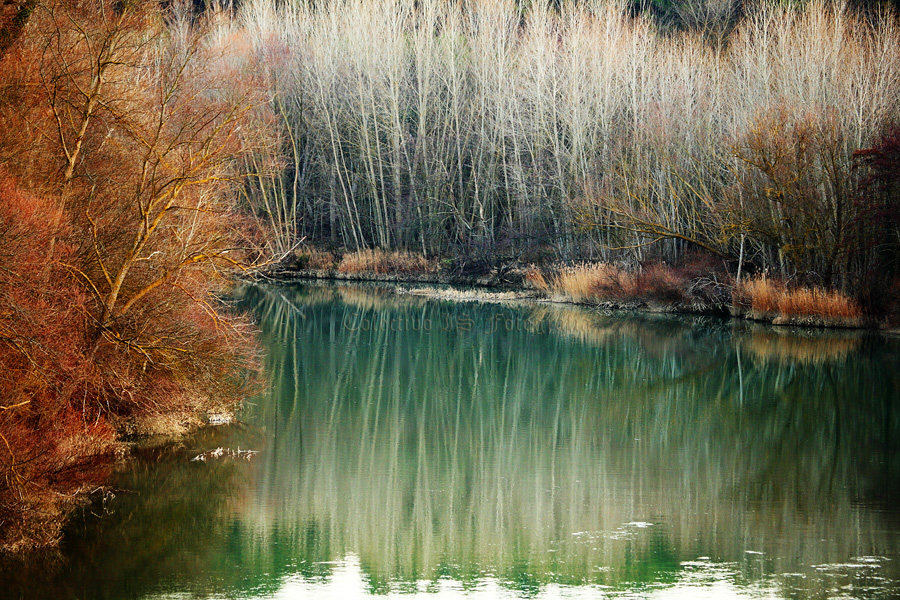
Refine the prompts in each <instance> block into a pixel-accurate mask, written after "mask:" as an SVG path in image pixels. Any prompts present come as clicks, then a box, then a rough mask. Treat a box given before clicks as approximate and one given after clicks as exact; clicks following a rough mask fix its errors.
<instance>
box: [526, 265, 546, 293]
mask: <svg viewBox="0 0 900 600" xmlns="http://www.w3.org/2000/svg"><path fill="white" fill-rule="evenodd" d="M525 281H527V282H528V283H529V284H530V285H531V287H533V288H534V289H536V290H538V291H540V292H543V293H545V294H547V293H549V292H550V283H549V282H548V281H547V278H546V277H544V274H543V273H542V272H541V270H540V269H538V268H537V267H535V266H534V265H532V266H530V267H529V268H528V270H527V271H525Z"/></svg>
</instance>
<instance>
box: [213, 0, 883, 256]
mask: <svg viewBox="0 0 900 600" xmlns="http://www.w3.org/2000/svg"><path fill="white" fill-rule="evenodd" d="M729 18H731V17H729ZM704 27H705V26H704ZM221 28H222V30H223V31H225V30H227V35H226V34H225V33H223V34H222V39H226V38H227V39H230V40H233V39H234V37H235V36H237V37H240V38H242V39H244V40H245V43H246V45H247V47H248V48H252V50H253V52H254V53H255V55H257V56H261V57H263V68H262V69H261V72H262V73H264V76H265V77H267V78H268V81H269V88H270V93H271V109H272V112H273V114H274V115H276V120H277V121H278V123H279V124H280V125H279V127H280V137H279V140H277V141H276V143H273V144H271V145H270V146H269V152H270V153H274V154H275V156H268V155H266V156H264V155H260V156H257V158H256V159H255V161H256V162H255V163H254V164H253V165H250V166H251V167H253V166H255V165H257V164H258V165H263V164H265V165H270V167H271V168H268V169H267V170H263V171H260V172H258V174H257V177H256V179H255V180H254V182H252V183H250V184H248V195H249V197H250V198H251V201H252V202H254V203H255V204H256V205H257V206H261V207H262V208H261V209H260V213H261V214H265V215H266V217H267V218H269V219H271V220H273V222H275V223H274V224H275V227H273V229H274V231H275V232H276V234H275V235H277V236H282V237H285V238H289V237H291V236H298V237H299V236H302V235H306V236H308V237H309V238H310V239H312V240H328V241H335V242H339V243H342V244H344V245H346V246H348V247H350V248H352V249H364V248H371V247H375V246H378V247H382V248H384V249H392V248H404V249H415V250H419V251H422V252H423V253H424V254H430V253H446V252H450V251H453V252H469V253H474V252H488V253H491V252H497V251H504V250H508V251H510V252H512V251H521V250H522V249H527V248H533V247H537V246H542V247H549V248H550V249H551V250H552V251H553V252H554V253H555V254H556V255H557V256H559V257H563V258H571V257H578V256H588V255H589V256H591V257H592V258H595V259H596V258H598V257H599V258H601V259H604V260H605V259H608V258H610V256H611V255H613V254H617V251H616V250H615V249H616V248H622V247H627V248H628V249H627V250H624V251H618V254H621V253H622V252H626V253H628V254H630V255H632V256H634V257H637V258H639V259H644V258H647V253H648V250H647V249H646V248H645V247H644V246H643V245H642V244H643V243H646V242H651V241H654V240H660V239H665V240H668V241H667V242H666V244H665V245H663V246H662V247H660V246H657V250H655V252H656V253H657V254H662V255H664V257H666V258H672V257H673V256H672V255H674V254H678V253H680V252H681V251H682V249H683V248H684V246H685V245H687V244H689V243H690V242H697V243H700V244H701V245H705V246H707V247H709V248H711V249H713V250H714V251H716V252H719V253H723V254H726V255H729V256H733V257H735V258H736V257H737V256H738V250H739V246H741V248H743V249H744V250H745V255H744V256H745V259H746V260H751V261H755V262H756V263H757V264H760V265H761V266H774V267H779V268H785V269H789V268H791V266H792V265H791V264H789V263H790V257H789V256H787V258H785V256H779V254H778V252H777V249H778V248H777V243H774V242H772V240H770V239H768V238H767V237H765V236H763V235H756V234H757V233H758V232H756V231H755V230H753V229H751V228H750V227H749V226H748V225H747V224H746V222H747V219H748V218H749V217H748V216H747V207H748V206H749V205H753V206H756V205H759V207H760V209H763V208H764V209H766V210H767V211H768V212H767V213H765V214H767V215H769V217H770V220H772V221H773V222H775V223H776V224H777V223H779V222H780V221H779V220H778V219H779V218H780V216H782V215H780V214H779V212H778V207H775V206H773V205H772V202H771V199H767V198H766V197H765V195H764V194H763V195H762V196H760V195H759V194H756V193H755V191H754V190H755V189H756V188H753V186H751V185H750V183H752V181H753V178H754V177H755V176H756V175H758V171H759V170H758V169H757V168H756V166H754V163H753V162H752V161H751V160H741V159H740V158H738V156H737V155H739V154H740V151H741V149H742V148H744V147H745V146H746V145H747V144H748V143H749V142H748V139H751V138H748V136H751V134H752V133H753V132H755V131H758V130H760V128H762V129H765V124H766V116H767V115H770V114H774V113H776V112H778V111H782V112H783V113H784V114H785V115H786V117H785V118H786V120H787V123H786V124H785V127H786V128H787V130H790V128H791V127H793V125H794V124H795V123H801V122H812V123H814V124H821V123H824V122H826V121H827V123H828V127H819V126H816V127H817V128H814V129H815V132H816V133H817V134H818V135H820V136H822V137H824V138H825V139H823V140H822V147H823V148H827V149H829V152H830V154H829V155H828V156H825V155H823V154H821V153H820V154H817V155H815V156H810V157H809V159H808V161H807V162H806V163H804V165H805V166H806V167H808V169H809V173H808V177H807V180H808V182H809V186H810V189H813V190H814V193H813V196H814V200H815V202H817V203H819V205H820V206H821V207H822V209H823V211H822V213H820V214H826V215H827V214H829V213H828V212H827V211H828V209H829V208H830V209H831V211H832V212H834V211H836V210H840V207H837V204H839V203H840V202H844V201H845V200H846V190H843V191H842V190H841V189H840V185H841V184H842V183H845V182H847V181H849V179H850V167H851V165H850V161H851V155H852V152H853V151H854V150H856V149H858V148H863V147H866V146H867V145H868V144H870V143H871V142H872V140H873V139H874V137H875V136H877V134H878V133H879V132H880V131H881V129H882V127H883V125H884V123H885V122H887V121H888V120H890V119H891V118H896V117H897V116H898V110H900V109H898V106H897V104H896V102H894V99H895V98H897V97H898V91H900V77H898V74H900V53H898V51H897V48H898V47H900V35H898V30H897V28H896V27H895V21H894V19H893V17H892V16H890V15H882V16H881V17H876V18H874V19H873V20H864V19H862V18H860V17H857V16H855V15H854V14H853V13H851V12H850V11H848V10H846V9H845V8H843V7H842V6H841V5H839V4H833V3H824V2H811V3H804V6H803V8H797V7H794V8H791V7H789V6H787V5H784V4H777V5H776V4H768V3H763V4H762V5H761V6H759V7H758V8H756V9H754V10H753V11H752V12H750V13H749V14H748V15H746V16H745V17H744V18H743V19H742V20H741V21H740V22H739V23H738V24H737V25H736V27H735V28H734V30H733V31H732V32H731V33H730V35H729V37H728V38H727V40H725V42H727V43H725V42H723V43H709V36H708V35H704V31H707V29H708V28H706V29H703V28H701V29H703V30H702V31H700V30H695V31H694V32H687V33H672V32H667V33H666V35H663V34H661V33H660V32H659V31H658V30H657V28H656V26H655V25H654V23H653V22H652V21H651V20H649V19H647V18H644V17H636V18H632V17H630V16H628V15H627V14H626V11H624V10H623V6H622V3H621V2H615V1H611V0H610V1H606V0H595V1H589V2H579V3H574V2H568V3H563V5H562V7H561V8H560V9H559V10H554V9H551V8H548V7H546V6H543V5H541V4H540V3H535V4H533V5H532V6H531V7H530V8H528V9H527V10H525V9H521V8H520V7H519V5H518V4H517V3H515V2H513V1H512V0H481V1H473V2H466V3H450V2H444V1H441V0H424V1H423V2H420V3H417V4H416V5H411V4H409V3H406V2H400V1H398V0H346V1H343V2H329V3H313V2H293V3H284V4H281V5H277V6H276V5H275V4H274V3H273V2H271V0H252V1H249V2H245V3H243V4H242V7H241V9H240V11H239V14H238V16H237V17H236V19H232V20H222V21H221ZM707 33H708V31H707ZM826 117H827V119H826ZM762 134H763V137H764V138H765V137H766V135H767V134H768V132H766V131H762ZM751 137H752V136H751ZM745 150H746V148H745ZM744 154H745V155H748V153H747V152H744ZM748 156H749V155H748ZM826 158H827V159H829V160H825V159H826ZM273 165H274V166H273ZM763 175H765V174H763ZM748 182H749V183H748ZM835 185H837V188H836V187H835ZM757 187H758V186H757ZM751 188H753V189H751ZM761 189H762V188H761ZM274 197H277V199H278V202H277V205H278V206H277V207H275V206H274V204H276V203H275V201H274V200H272V198H274ZM578 225H581V227H579V226H578ZM817 226H818V227H819V228H821V229H822V230H823V232H822V233H821V236H822V238H823V241H822V244H824V245H825V246H826V247H827V248H830V247H831V246H829V245H828V244H831V245H832V246H833V245H834V243H839V242H840V239H838V240H837V242H836V241H835V235H836V234H835V233H834V232H833V231H830V230H829V229H828V228H829V227H830V226H831V222H830V221H829V222H827V223H824V224H818V225H817ZM825 238H827V240H826V239H825ZM838 238H839V236H838ZM685 240H688V241H685ZM748 240H749V242H750V243H745V242H747V241H748ZM779 241H780V240H779ZM289 242H290V240H285V241H284V243H283V244H282V245H285V246H287V245H289ZM742 242H744V243H742ZM744 246H746V247H745V248H744ZM823 252H824V250H823ZM786 260H787V262H785V261H786Z"/></svg>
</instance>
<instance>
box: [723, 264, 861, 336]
mask: <svg viewBox="0 0 900 600" xmlns="http://www.w3.org/2000/svg"><path fill="white" fill-rule="evenodd" d="M734 303H735V306H736V307H738V309H746V310H747V311H748V313H747V314H748V316H750V317H751V318H764V319H769V318H774V319H775V320H776V322H783V323H797V324H817V325H843V326H850V327H858V326H859V325H860V324H861V323H862V317H863V312H862V309H861V308H860V306H859V304H858V303H857V302H855V301H854V300H853V299H851V298H850V297H848V296H847V295H846V294H844V293H842V292H840V291H837V290H826V289H823V288H818V287H807V286H799V287H798V286H789V285H787V284H786V283H784V282H782V281H777V280H773V279H771V278H769V277H766V276H760V277H756V278H753V279H750V280H748V281H744V282H742V283H741V285H740V286H738V287H737V288H736V289H735V292H734Z"/></svg>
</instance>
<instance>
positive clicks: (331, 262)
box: [294, 248, 337, 271]
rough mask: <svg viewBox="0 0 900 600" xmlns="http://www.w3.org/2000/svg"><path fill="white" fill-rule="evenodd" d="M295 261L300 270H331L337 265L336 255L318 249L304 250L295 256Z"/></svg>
mask: <svg viewBox="0 0 900 600" xmlns="http://www.w3.org/2000/svg"><path fill="white" fill-rule="evenodd" d="M294 261H295V264H296V266H297V268H299V269H314V270H323V271H324V270H329V269H333V268H334V266H335V264H337V259H336V258H335V256H334V254H332V253H331V252H328V251H327V250H319V249H317V248H304V249H303V250H298V251H297V252H296V254H295V255H294Z"/></svg>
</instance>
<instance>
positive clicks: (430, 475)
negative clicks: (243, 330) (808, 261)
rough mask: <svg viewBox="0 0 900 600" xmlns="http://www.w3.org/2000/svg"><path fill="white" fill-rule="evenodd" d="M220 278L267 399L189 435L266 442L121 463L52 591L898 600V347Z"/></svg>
mask: <svg viewBox="0 0 900 600" xmlns="http://www.w3.org/2000/svg"><path fill="white" fill-rule="evenodd" d="M240 295H241V302H242V304H243V305H244V306H246V307H247V308H248V309H250V310H252V311H254V312H255V314H256V315H257V316H258V318H259V320H260V326H261V329H262V335H263V340H264V344H265V346H266V348H267V351H268V355H267V358H266V361H267V369H268V372H269V375H270V378H271V382H272V394H271V395H270V396H269V397H265V398H261V399H259V400H258V401H257V402H256V403H255V404H254V405H253V406H251V407H249V408H248V410H247V413H246V415H245V419H246V421H247V422H248V424H249V426H248V427H245V428H236V429H232V430H231V431H225V432H221V433H217V434H216V435H219V436H224V437H225V438H227V439H225V440H224V441H223V440H221V439H218V440H214V441H211V440H207V441H203V440H200V441H191V442H188V443H187V445H188V446H189V447H190V448H191V451H190V452H196V451H197V449H199V448H200V447H215V445H222V444H226V445H227V444H230V445H232V446H235V445H239V444H241V443H242V444H244V447H249V446H254V447H256V448H258V449H261V450H262V452H261V453H260V454H259V455H257V456H256V457H254V459H253V460H252V461H250V462H248V463H240V462H236V461H230V462H229V461H223V462H221V463H217V464H214V465H206V466H198V465H196V464H193V463H191V462H190V461H189V460H188V459H187V458H186V457H187V455H188V454H190V452H189V451H188V450H186V449H182V450H179V451H170V452H169V454H168V455H166V456H163V457H160V456H151V457H148V460H147V461H146V462H144V463H142V464H141V465H140V466H138V467H136V468H134V469H130V470H128V471H126V472H124V473H123V474H122V482H121V483H120V485H121V487H123V488H128V489H132V490H137V491H139V492H140V493H139V494H125V495H122V496H121V497H120V498H118V499H117V500H116V501H115V502H114V503H113V505H114V514H113V515H111V516H107V517H105V518H103V519H100V520H90V519H88V520H86V521H85V522H86V523H87V525H86V526H85V527H83V528H81V529H78V528H76V529H75V530H73V533H72V534H71V536H70V541H69V546H68V548H69V549H70V554H71V556H72V558H71V559H70V562H69V563H66V564H67V566H66V567H65V568H64V569H62V571H63V573H62V574H61V575H60V577H59V578H58V579H59V582H60V583H57V584H54V586H55V587H54V589H55V590H57V591H58V590H59V589H66V588H61V587H60V586H62V585H69V586H70V589H71V588H72V586H81V589H82V590H85V589H90V590H91V591H92V592H93V593H87V594H78V593H72V594H68V593H65V592H64V593H62V594H59V593H57V594H56V596H55V597H66V596H71V597H75V596H79V595H80V596H81V597H109V598H118V597H151V596H154V595H160V594H162V595H165V594H171V593H189V594H191V595H196V596H200V597H205V596H209V595H213V594H224V595H225V596H235V597H291V596H292V595H295V594H296V595H300V596H303V595H307V596H309V597H320V596H322V595H328V594H334V595H335V597H348V596H347V594H350V595H353V594H357V595H364V594H365V593H368V594H390V593H411V594H415V593H422V594H425V593H427V594H431V595H433V594H437V595H453V594H462V593H465V594H470V595H473V596H474V597H479V596H482V597H498V596H508V597H575V596H578V597H641V598H644V597H678V596H679V595H685V596H689V597H700V596H701V595H702V594H703V593H706V594H711V595H712V596H711V597H790V598H822V597H837V596H841V597H855V598H874V597H894V596H896V595H897V594H898V593H900V569H898V565H900V535H898V530H900V524H898V518H897V517H898V508H897V507H898V505H897V502H896V500H897V495H896V489H897V487H896V485H897V482H898V481H900V461H898V457H900V447H898V441H897V440H898V439H900V438H898V433H900V431H898V420H897V418H896V417H895V415H894V405H895V403H896V401H897V398H900V393H898V392H900V371H898V367H900V360H898V354H897V344H896V342H892V341H886V340H884V339H880V338H874V337H867V336H862V335H859V334H854V333H846V334H811V333H808V332H806V333H804V332H797V331H794V332H791V331H787V330H781V331H775V330H773V329H772V328H769V327H765V328H764V327H759V326H754V325H751V324H743V323H734V324H733V323H730V322H727V321H722V320H718V319H710V318H690V319H685V318H672V317H665V316H643V317H635V316H631V317H627V316H623V315H600V314H597V313H593V312H589V311H585V310H584V309H580V308H576V307H568V306H562V307H554V306H548V305H504V304H494V305H482V304H476V303H465V304H453V303H447V302H435V301H430V300H426V299H423V298H421V297H414V296H398V295H396V294H391V293H389V292H387V291H385V290H383V289H380V288H377V287H373V288H366V287H362V286H340V285H311V286H300V287H265V286H248V287H246V288H243V289H242V290H241V292H240ZM206 435H211V434H206ZM179 452H181V453H182V454H181V455H179V454H178V453H179ZM85 557H87V558H88V559H89V561H90V562H93V563H95V564H97V565H98V567H88V566H82V567H79V566H78V565H79V564H81V563H80V562H79V561H83V560H85ZM85 564H86V565H87V564H89V563H85ZM138 565H140V569H141V571H140V575H135V574H134V573H135V572H137V569H138ZM94 568H97V569H101V570H102V571H103V572H106V573H108V572H110V571H112V572H117V573H122V574H123V575H122V576H121V577H104V578H99V579H102V580H103V582H104V583H102V584H101V583H98V582H96V581H94V580H93V579H92V577H91V576H90V575H89V574H88V572H89V571H91V569H94ZM79 569H82V570H81V571H79ZM73 581H74V583H73ZM65 582H68V583H65ZM98 591H99V592H101V593H96V592H98ZM48 595H49V593H48ZM28 597H35V595H34V594H29V595H28Z"/></svg>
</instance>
